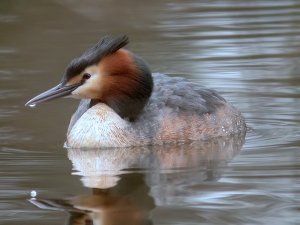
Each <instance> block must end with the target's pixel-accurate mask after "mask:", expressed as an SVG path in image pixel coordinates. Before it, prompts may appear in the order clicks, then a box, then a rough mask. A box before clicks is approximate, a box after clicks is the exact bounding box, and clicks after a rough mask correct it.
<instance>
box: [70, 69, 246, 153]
mask: <svg viewBox="0 0 300 225" xmlns="http://www.w3.org/2000/svg"><path fill="white" fill-rule="evenodd" d="M153 78H154V79H153V80H154V89H153V92H152V95H151V97H150V99H149V101H148V103H147V104H146V105H145V107H144V109H143V111H142V113H141V114H140V115H139V117H137V118H136V120H134V121H130V120H128V119H126V118H125V119H123V118H121V117H120V116H119V115H118V114H116V113H115V111H114V110H112V109H111V108H110V107H108V106H107V105H106V104H103V103H97V104H95V105H94V106H92V107H90V100H82V101H81V103H80V105H79V107H78V109H77V111H76V112H75V113H74V115H73V117H72V119H71V122H70V125H69V129H68V135H67V146H71V147H73V148H78V147H92V148H99V147H129V146H140V145H152V144H164V143H171V142H186V141H192V140H206V139H209V138H215V137H221V136H227V135H231V134H235V133H239V132H244V131H245V128H246V126H245V121H244V119H243V117H242V115H241V113H240V112H239V111H238V110H237V109H236V108H234V107H233V106H232V105H230V104H229V103H227V102H226V101H225V100H224V99H223V98H222V97H221V96H220V95H219V94H217V93H216V92H215V91H213V90H211V89H206V88H204V87H203V86H201V85H199V84H196V83H194V82H191V81H189V80H187V79H184V78H180V77H169V76H167V75H163V74H159V73H156V74H153Z"/></svg>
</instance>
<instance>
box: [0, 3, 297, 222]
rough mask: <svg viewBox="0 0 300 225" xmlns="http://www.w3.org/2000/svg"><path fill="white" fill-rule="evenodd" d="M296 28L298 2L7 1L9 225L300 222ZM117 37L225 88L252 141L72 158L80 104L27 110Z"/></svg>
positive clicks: (155, 60)
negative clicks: (92, 50)
mask: <svg viewBox="0 0 300 225" xmlns="http://www.w3.org/2000/svg"><path fill="white" fill-rule="evenodd" d="M299 22H300V1H297V0H294V1H293V0H286V1H248V2H245V1H229V0H226V1H201V2H199V1H196V0H188V1H184V2H182V1H176V0H173V1H171V0H167V1H148V2H137V1H133V0H130V1H92V0H91V1H89V2H88V4H87V3H86V2H85V3H83V2H81V1H67V0H65V1H52V2H49V1H30V2H28V1H26V2H25V1H16V0H14V1H6V0H4V1H1V2H0V33H1V35H0V143H1V144H0V176H1V182H0V199H1V201H0V209H1V210H0V223H1V224H5V225H10V224H14V225H15V224H43V225H47V224H51V225H52V224H76V223H77V224H78V223H79V221H81V224H90V222H91V220H94V221H95V222H96V221H97V222H99V221H102V224H126V223H127V224H151V223H152V224H159V225H160V224H164V225H165V224H184V225H189V224H275V225H277V224H278V225H282V224H299V221H300V216H299V215H300V214H299V211H300V207H299V205H300V192H299V190H300V182H299V181H300V172H299V171H300V170H299V169H300V164H299V161H300V151H299V146H300V141H299V140H300V138H299V137H300V130H299V125H300V119H299V118H300V117H299V114H300V111H299V109H300V88H299V85H300V79H299V77H300V76H299V75H300V74H299V71H300V67H299V63H300V41H299V40H300V23H299ZM108 33H111V34H119V33H126V34H127V35H128V36H129V37H130V40H131V44H130V46H129V48H130V49H131V50H133V51H134V52H136V53H137V54H139V55H140V56H142V57H143V58H144V59H146V60H147V61H148V63H149V65H150V66H151V68H152V70H153V72H163V73H169V74H173V75H179V76H186V77H188V78H190V79H193V80H194V81H195V82H199V83H201V84H203V85H205V86H208V87H210V88H214V89H216V90H218V91H219V92H220V93H221V94H222V95H223V96H224V97H225V98H226V99H227V100H229V101H230V102H232V103H233V104H234V105H235V106H237V107H238V108H239V109H240V110H241V111H242V112H243V114H244V116H245V117H246V120H247V124H248V125H249V127H250V128H251V129H250V131H249V132H248V133H247V136H246V139H245V141H244V140H243V139H244V138H243V137H241V136H240V137H232V138H228V139H225V140H218V141H214V142H204V143H203V142H201V143H194V144H192V145H179V146H169V147H164V148H162V147H153V148H137V149H130V151H129V149H116V150H113V151H85V152H83V151H79V152H78V150H74V149H70V150H65V149H63V147H62V145H63V143H64V140H65V133H66V130H67V126H68V123H69V119H70V116H71V114H72V112H73V111H74V110H75V108H76V105H77V103H78V102H77V101H76V100H70V99H62V100H57V101H53V102H49V103H46V104H41V105H39V106H38V107H35V108H34V109H30V108H25V107H24V104H25V102H27V101H28V100H29V99H30V98H31V97H33V96H35V95H36V94H38V93H41V92H42V91H44V90H47V89H49V88H50V87H52V86H54V85H55V84H56V83H57V82H58V81H59V80H60V78H61V75H62V74H63V71H64V68H65V66H66V65H67V64H68V63H69V61H70V60H71V59H72V58H73V57H75V56H78V55H79V54H80V53H81V52H82V51H83V50H85V49H86V48H87V47H89V46H91V45H92V44H93V43H95V42H96V41H97V40H98V39H100V37H102V36H104V35H106V34H108ZM243 143H244V144H243ZM128 152H132V153H135V154H128ZM34 193H36V196H35V194H34ZM83 221H85V222H83ZM120 221H122V222H120ZM79 224H80V223H79Z"/></svg>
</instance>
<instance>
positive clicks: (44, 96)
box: [25, 83, 82, 106]
mask: <svg viewBox="0 0 300 225" xmlns="http://www.w3.org/2000/svg"><path fill="white" fill-rule="evenodd" d="M81 84H82V83H78V84H73V85H69V86H64V85H63V84H62V83H60V84H59V85H57V86H55V87H53V88H51V89H49V90H48V91H45V92H43V93H41V94H39V95H38V96H35V97H34V98H32V99H30V100H29V101H28V102H27V103H26V104H25V106H35V105H36V104H39V103H42V102H47V101H50V100H53V99H56V98H61V97H66V96H68V95H71V93H72V91H74V90H75V89H76V88H77V87H79V86H80V85H81Z"/></svg>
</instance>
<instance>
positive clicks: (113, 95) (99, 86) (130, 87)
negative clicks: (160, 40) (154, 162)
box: [25, 35, 153, 119]
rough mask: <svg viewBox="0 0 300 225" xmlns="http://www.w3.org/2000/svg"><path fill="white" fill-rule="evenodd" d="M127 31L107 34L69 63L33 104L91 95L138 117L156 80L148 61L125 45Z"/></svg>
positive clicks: (126, 42)
mask: <svg viewBox="0 0 300 225" xmlns="http://www.w3.org/2000/svg"><path fill="white" fill-rule="evenodd" d="M126 44H128V38H127V36H125V35H122V36H118V37H111V36H106V37H104V38H103V39H102V40H100V41H99V42H98V43H97V44H96V45H95V46H93V47H92V48H90V49H88V50H87V51H86V52H84V53H83V54H82V55H81V56H80V57H78V58H75V59H73V60H72V61H71V63H70V64H69V65H68V67H67V69H66V71H65V73H64V75H63V78H62V80H61V82H60V83H59V84H58V85H57V86H55V87H53V88H51V89H49V90H47V91H45V92H43V93H41V94H39V95H38V96H36V97H34V98H32V99H31V100H29V101H28V102H27V103H26V104H25V105H26V106H28V105H29V106H31V105H36V104H39V103H42V102H46V101H50V100H53V99H56V98H60V97H73V98H78V99H91V100H93V101H95V102H102V103H105V104H107V105H108V106H110V107H111V108H112V109H113V110H114V111H115V112H116V113H118V114H119V115H120V116H121V117H123V118H124V117H128V118H130V119H134V118H135V117H136V116H138V114H139V113H140V112H141V111H142V109H143V107H144V106H145V104H146V103H147V101H148V99H149V98H150V96H151V92H152V89H153V80H152V76H151V72H150V70H149V68H148V66H147V64H146V63H145V62H144V61H143V60H142V59H141V58H139V57H138V56H136V55H134V54H133V53H131V52H129V51H128V50H125V49H123V47H124V46H125V45H126Z"/></svg>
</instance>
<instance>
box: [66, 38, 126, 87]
mask: <svg viewBox="0 0 300 225" xmlns="http://www.w3.org/2000/svg"><path fill="white" fill-rule="evenodd" d="M128 42H129V40H128V37H127V36H126V35H120V36H117V37H112V36H106V37H104V38H103V39H102V40H100V41H99V42H98V43H97V44H96V45H94V46H93V47H92V48H90V49H88V50H87V51H85V52H84V53H83V54H82V55H81V56H80V57H78V58H75V59H73V60H72V61H71V62H70V64H69V65H68V67H67V68H66V72H65V75H64V77H63V82H67V81H68V80H69V79H70V78H72V77H74V76H76V75H78V74H80V73H81V72H82V71H83V70H84V69H85V68H86V67H88V66H91V65H94V64H97V63H98V62H100V60H101V59H102V58H103V57H105V56H107V55H110V54H113V53H114V52H116V51H118V50H119V49H120V48H123V47H124V46H125V45H127V44H128Z"/></svg>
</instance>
